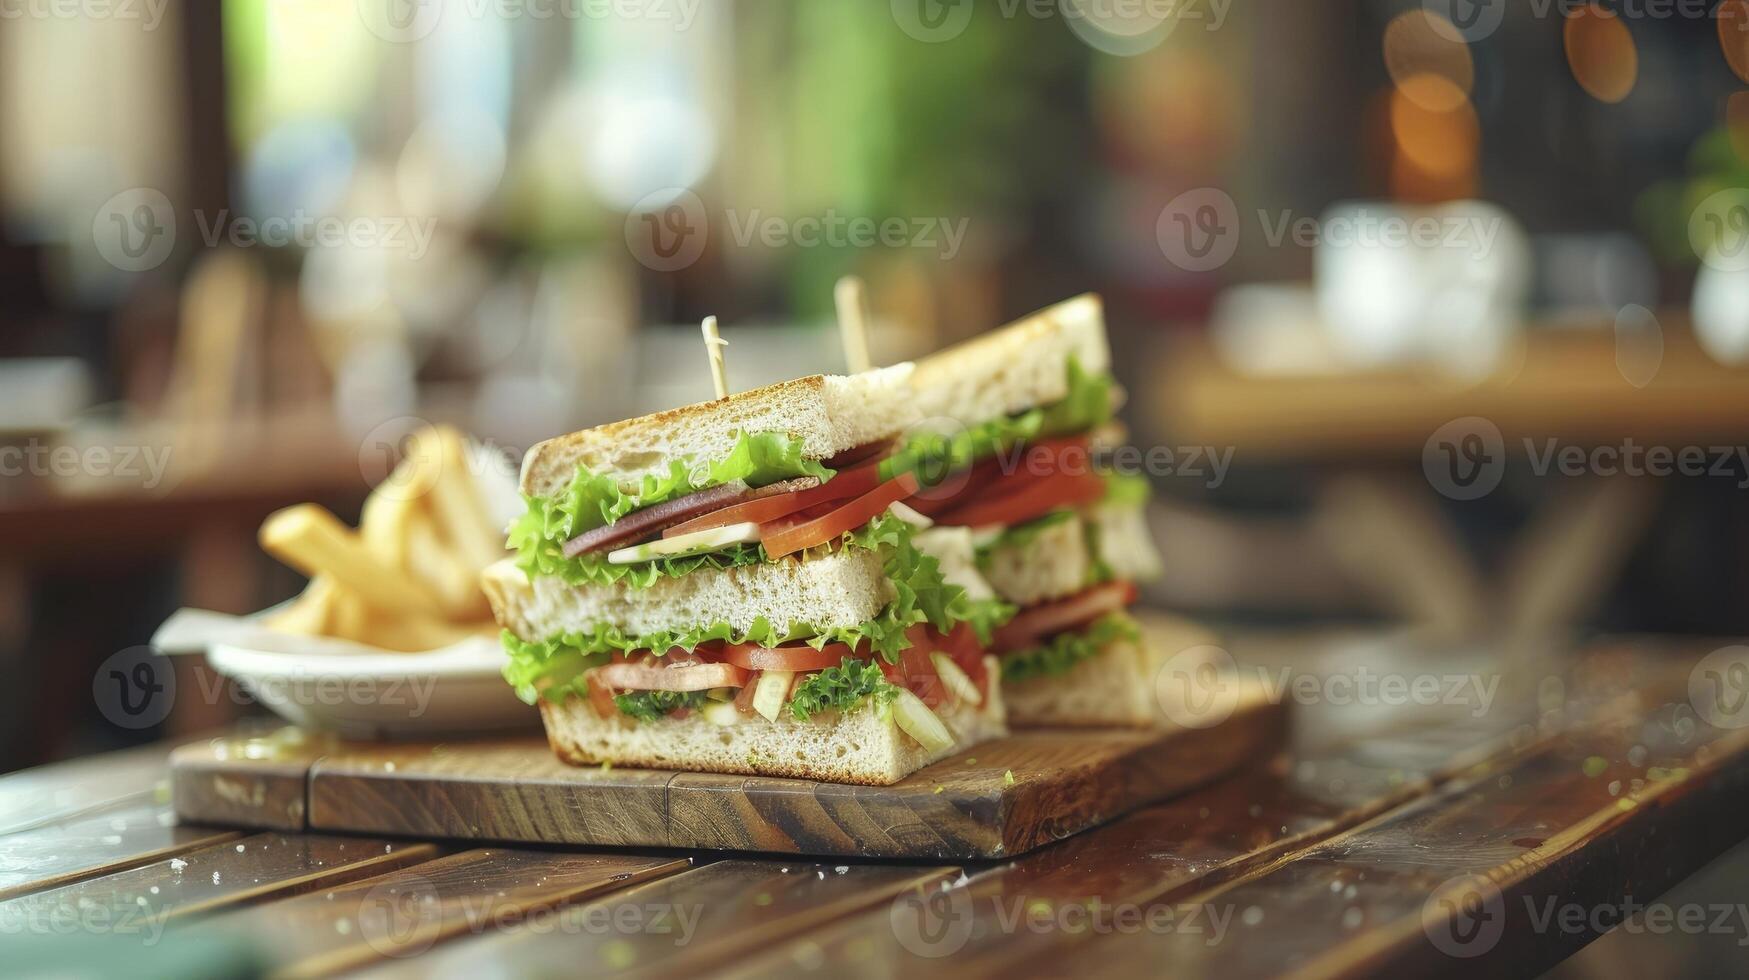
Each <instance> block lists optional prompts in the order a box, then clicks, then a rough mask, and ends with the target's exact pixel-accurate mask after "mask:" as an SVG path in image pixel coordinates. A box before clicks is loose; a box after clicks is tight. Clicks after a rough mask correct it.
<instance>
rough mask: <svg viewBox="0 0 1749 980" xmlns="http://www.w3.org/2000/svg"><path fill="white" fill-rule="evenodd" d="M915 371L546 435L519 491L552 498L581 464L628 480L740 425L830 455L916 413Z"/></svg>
mask: <svg viewBox="0 0 1749 980" xmlns="http://www.w3.org/2000/svg"><path fill="white" fill-rule="evenodd" d="M911 374H912V366H911V365H910V364H896V365H894V366H892V367H888V368H881V369H880V370H877V371H865V372H863V373H861V374H857V375H854V376H852V377H848V378H842V377H829V376H825V375H818V374H816V375H813V376H811V377H806V378H798V379H796V380H794V381H785V382H782V383H780V384H774V385H767V386H765V387H763V388H754V389H752V390H751V391H743V392H738V393H736V394H733V395H730V396H729V397H727V398H720V399H718V400H716V401H709V402H700V403H698V404H696V405H687V406H685V407H682V408H674V409H669V410H668V411H665V412H657V413H655V414H654V415H645V416H643V417H641V418H635V419H627V420H625V421H623V422H614V423H611V424H608V425H603V426H598V427H596V428H593V429H584V430H583V431H581V432H573V433H571V434H570V435H564V436H559V437H557V438H554V439H548V440H546V441H545V442H542V443H538V444H537V445H535V447H534V448H533V449H530V450H529V451H528V455H526V456H524V457H523V460H522V492H523V493H525V494H529V495H532V496H541V497H550V496H553V495H555V494H557V493H559V492H560V491H562V490H564V489H565V487H566V486H568V485H569V484H570V482H571V479H572V478H573V477H574V476H575V475H576V473H577V468H578V467H579V466H581V467H585V468H587V469H588V470H589V471H590V472H593V473H599V474H611V475H612V476H614V477H615V478H616V479H618V480H620V481H621V482H628V483H629V482H632V481H635V480H637V479H639V478H641V477H642V476H644V475H645V474H647V473H651V472H655V471H658V470H666V469H667V468H668V466H669V464H670V462H671V461H672V460H676V459H679V460H686V461H691V462H704V461H709V460H717V459H721V458H723V457H725V456H727V455H728V454H729V452H730V450H732V449H733V448H734V446H735V440H736V438H737V437H738V435H739V433H741V432H786V433H788V434H789V435H790V436H792V437H794V438H797V439H800V440H801V441H802V450H803V453H804V454H805V455H806V456H807V457H808V458H809V459H827V458H829V457H831V456H835V455H837V454H838V453H841V452H844V451H846V450H850V449H855V448H857V447H858V446H865V445H868V444H869V443H871V442H879V441H880V440H882V439H886V438H890V437H892V436H895V435H898V434H899V433H900V432H901V431H902V430H904V428H905V427H906V426H908V425H910V424H911V423H912V422H914V421H915V420H916V419H917V418H918V415H917V409H916V405H915V401H914V399H913V397H912V394H911V389H910V384H909V382H910V378H911Z"/></svg>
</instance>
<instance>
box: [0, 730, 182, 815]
mask: <svg viewBox="0 0 1749 980" xmlns="http://www.w3.org/2000/svg"><path fill="white" fill-rule="evenodd" d="M169 755H170V746H169V745H168V744H163V745H146V746H142V747H140V748H137V749H124V750H122V751H120V752H110V753H106V754H104V755H99V756H93V757H91V758H87V759H77V760H73V761H70V762H57V763H52V764H50V765H46V766H37V767H35V768H32V769H24V770H21V771H19V772H15V773H11V774H9V775H5V776H0V836H5V835H7V834H14V833H19V832H21V831H25V830H30V829H33V828H35V827H43V826H48V825H50V824H55V823H65V822H68V821H71V820H74V819H76V818H79V817H85V816H93V815H95V814H97V813H98V812H100V811H102V810H104V809H106V808H109V807H113V806H115V805H118V804H137V803H144V802H148V801H151V800H153V799H160V798H162V797H163V796H164V795H165V794H166V793H167V792H168V784H167V782H166V780H167V778H168V774H167V772H166V769H165V761H166V760H167V759H168V758H169Z"/></svg>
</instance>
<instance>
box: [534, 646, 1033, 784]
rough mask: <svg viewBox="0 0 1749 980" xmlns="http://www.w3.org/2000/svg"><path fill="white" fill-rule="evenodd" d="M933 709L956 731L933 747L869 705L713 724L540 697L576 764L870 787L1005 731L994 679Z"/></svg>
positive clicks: (560, 748)
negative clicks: (982, 691)
mask: <svg viewBox="0 0 1749 980" xmlns="http://www.w3.org/2000/svg"><path fill="white" fill-rule="evenodd" d="M986 666H987V667H988V669H989V670H990V671H991V676H992V677H994V676H995V673H994V671H995V670H996V664H995V658H993V657H992V658H986ZM936 716H937V717H939V718H940V719H941V721H942V723H943V724H945V725H946V726H947V729H948V731H949V732H951V733H952V734H953V736H954V744H953V745H951V746H949V747H947V748H944V749H941V750H940V751H937V752H929V751H926V750H925V749H924V748H923V746H921V745H919V744H918V743H917V742H916V741H914V740H912V738H911V737H910V736H909V735H906V734H905V733H904V732H902V731H900V730H899V727H898V726H897V725H896V724H894V723H893V722H892V721H891V720H890V719H884V718H882V717H880V716H879V715H878V714H877V713H876V712H875V711H873V710H872V709H871V708H869V707H867V706H866V705H865V706H862V707H859V708H855V709H852V710H850V711H845V712H828V713H825V714H820V715H816V716H814V717H813V718H810V719H808V720H807V721H796V720H795V719H793V718H791V717H789V716H788V715H786V714H779V715H778V719H777V720H776V721H767V720H766V719H765V718H763V717H761V716H759V715H747V716H742V717H741V718H740V720H739V721H738V722H737V723H736V724H733V725H727V726H719V725H716V724H714V723H712V722H711V721H709V720H707V719H706V718H705V717H704V716H703V715H702V714H699V713H696V712H695V713H693V714H690V715H688V716H687V717H685V718H663V719H660V720H658V721H644V722H640V721H635V720H633V719H631V718H612V719H604V718H602V717H601V716H600V715H598V714H596V712H595V709H594V708H593V707H591V706H590V704H589V702H587V701H585V700H583V699H580V698H569V699H567V700H565V701H564V702H562V703H559V704H552V703H548V702H542V703H541V719H542V720H543V721H544V722H545V723H546V729H547V741H548V742H549V743H551V745H552V747H553V751H554V752H555V753H557V754H558V756H559V758H560V759H563V760H564V761H566V762H568V763H570V764H572V765H577V766H584V765H597V764H600V763H603V762H609V763H612V764H614V765H616V766H637V767H641V768H647V769H683V770H687V771H690V772H726V773H742V774H745V775H749V776H787V777H791V778H795V779H817V780H821V781H823V782H833V783H863V784H866V785H870V786H887V785H891V784H893V783H896V782H898V781H899V780H901V779H903V778H905V777H906V776H908V775H910V774H911V773H913V772H916V771H917V770H919V769H921V768H923V767H924V766H927V765H929V764H930V763H932V762H937V761H939V760H941V759H944V758H946V757H948V756H950V755H954V754H956V753H959V752H963V751H965V750H966V749H968V748H971V747H972V746H974V745H977V744H978V743H980V742H985V741H988V740H990V739H993V738H1000V737H1002V736H1004V735H1006V734H1008V728H1007V725H1006V723H1005V721H1004V718H1005V715H1004V711H1003V703H1002V691H1001V686H1000V685H991V688H990V694H989V696H988V697H986V698H985V699H984V703H983V704H981V705H974V704H972V703H970V702H959V703H957V704H946V705H943V706H942V707H940V708H938V709H936Z"/></svg>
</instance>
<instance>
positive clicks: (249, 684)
mask: <svg viewBox="0 0 1749 980" xmlns="http://www.w3.org/2000/svg"><path fill="white" fill-rule="evenodd" d="M269 611H271V610H269ZM199 638H205V639H204V642H203V641H202V640H201V639H199ZM153 645H154V646H157V647H158V648H159V649H160V650H166V651H169V652H179V651H191V650H194V649H204V650H205V651H206V655H207V661H208V662H209V663H211V664H212V666H213V669H214V670H216V671H218V672H219V673H220V674H222V675H224V676H226V677H229V678H231V679H232V680H234V681H236V682H237V684H238V685H239V686H240V687H242V688H243V689H244V690H245V691H248V692H249V693H250V694H251V695H253V696H254V697H255V699H256V700H257V701H260V702H261V703H262V704H264V705H266V706H267V707H268V708H269V709H270V710H272V711H273V712H274V713H275V714H277V715H279V716H280V717H282V718H284V719H286V720H287V721H290V722H292V723H293V724H295V725H298V726H299V727H302V728H307V729H311V730H315V731H330V732H336V733H338V734H340V735H342V736H344V737H346V738H352V739H379V738H420V737H434V736H445V735H465V734H480V733H488V732H508V731H524V730H529V731H532V730H534V729H536V728H539V727H540V713H539V712H538V711H536V710H535V709H534V708H532V707H530V706H528V705H526V704H523V703H522V702H521V701H520V700H518V699H517V697H516V693H515V691H513V690H512V689H511V687H510V685H509V684H508V683H506V682H505V680H504V677H503V675H502V674H500V673H499V671H500V670H501V669H502V668H503V666H504V659H505V653H504V650H503V648H502V647H500V646H499V645H498V641H497V640H496V639H495V638H492V637H486V636H480V637H473V638H470V639H467V640H464V641H463V642H461V643H457V644H455V645H453V646H449V647H445V648H443V649H441V650H431V651H427V652H425V653H396V652H395V651H392V650H383V649H380V648H378V647H372V646H365V645H364V644H360V643H352V642H350V641H347V640H337V639H334V638H332V637H326V636H298V635H295V634H291V633H281V632H278V631H275V630H270V629H266V628H264V627H262V626H261V625H260V624H259V623H257V622H255V620H254V618H252V617H251V618H242V619H239V618H237V617H232V616H220V615H219V614H216V613H209V612H205V611H203V610H196V609H184V610H181V611H179V612H177V613H176V614H175V615H174V616H171V617H170V619H168V620H166V621H165V623H164V625H163V626H162V627H161V628H160V629H159V631H158V635H157V636H156V637H154V639H153Z"/></svg>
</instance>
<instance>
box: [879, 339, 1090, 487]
mask: <svg viewBox="0 0 1749 980" xmlns="http://www.w3.org/2000/svg"><path fill="white" fill-rule="evenodd" d="M1068 373H1069V377H1068V387H1069V390H1068V393H1067V394H1066V395H1064V397H1063V398H1062V399H1061V400H1060V401H1056V402H1053V403H1051V404H1050V405H1047V406H1044V407H1042V408H1033V409H1028V410H1027V411H1024V412H1021V413H1020V414H1018V415H1008V416H1003V417H1002V418H996V419H990V420H988V421H985V422H980V423H978V424H977V425H969V426H965V427H963V428H960V429H958V430H957V431H954V432H917V433H912V434H911V435H910V436H908V437H907V438H906V439H905V441H904V442H903V443H902V444H901V445H900V446H899V448H898V450H897V451H896V452H894V453H893V455H891V456H889V457H887V459H886V460H884V461H883V462H882V463H881V478H882V479H891V478H893V477H895V476H898V475H899V474H901V473H914V474H916V476H917V479H918V482H920V483H922V484H923V485H924V486H933V485H934V484H937V483H940V482H941V481H942V480H945V479H947V478H948V477H949V476H951V475H952V474H954V473H956V472H958V471H960V470H962V469H965V468H966V467H968V466H971V465H972V464H973V463H976V462H978V461H979V460H982V459H986V458H988V457H990V456H993V455H995V454H996V453H998V452H1005V451H1007V450H1009V449H1012V448H1014V447H1015V446H1018V445H1021V444H1022V443H1027V442H1032V441H1034V440H1038V439H1048V438H1050V437H1051V436H1060V435H1068V434H1070V433H1075V432H1085V431H1087V430H1089V429H1094V428H1097V427H1099V426H1101V425H1104V424H1105V423H1106V422H1108V421H1110V420H1111V384H1112V381H1111V376H1110V375H1108V374H1088V373H1087V372H1085V371H1083V370H1082V369H1081V364H1080V362H1079V361H1077V360H1076V359H1075V358H1072V357H1071V358H1070V359H1069V368H1068Z"/></svg>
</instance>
